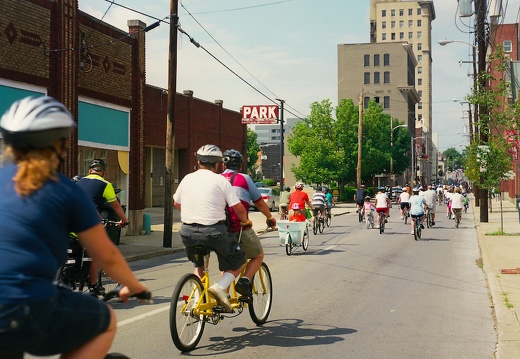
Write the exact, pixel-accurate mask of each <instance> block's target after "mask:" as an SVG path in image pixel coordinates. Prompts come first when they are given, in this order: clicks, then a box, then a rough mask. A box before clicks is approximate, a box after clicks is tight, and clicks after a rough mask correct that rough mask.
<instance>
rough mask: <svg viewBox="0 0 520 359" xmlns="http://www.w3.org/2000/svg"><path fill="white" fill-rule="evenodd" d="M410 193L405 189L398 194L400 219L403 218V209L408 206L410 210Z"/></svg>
mask: <svg viewBox="0 0 520 359" xmlns="http://www.w3.org/2000/svg"><path fill="white" fill-rule="evenodd" d="M409 202H410V193H408V192H407V191H403V192H401V194H400V195H399V206H400V208H401V219H404V209H405V208H408V210H410V203H409Z"/></svg>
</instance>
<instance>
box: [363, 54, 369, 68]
mask: <svg viewBox="0 0 520 359" xmlns="http://www.w3.org/2000/svg"><path fill="white" fill-rule="evenodd" d="M363 64H364V66H365V67H367V66H370V55H368V54H365V55H363Z"/></svg>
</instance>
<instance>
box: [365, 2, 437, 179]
mask: <svg viewBox="0 0 520 359" xmlns="http://www.w3.org/2000/svg"><path fill="white" fill-rule="evenodd" d="M433 20H435V8H434V6H433V1H432V0H425V1H415V0H370V42H371V43H381V42H403V41H406V42H408V43H409V44H412V46H413V51H414V53H415V56H416V58H417V67H416V69H415V72H416V74H415V81H416V82H415V87H416V89H417V92H418V94H419V96H420V98H421V101H420V102H419V103H417V104H416V105H415V106H416V111H415V112H416V123H415V129H416V133H415V138H416V140H415V141H414V143H415V145H416V148H417V149H419V150H418V151H416V152H417V153H418V154H419V155H420V154H421V152H422V151H423V149H424V150H425V153H426V156H427V158H421V161H420V163H419V164H418V166H419V170H418V171H417V173H416V175H417V177H419V178H420V180H422V181H427V182H430V181H431V180H432V172H433V171H435V168H433V167H434V166H435V164H434V163H432V162H433V161H432V153H433V143H432V134H431V130H432V57H431V45H432V44H431V22H432V21H433Z"/></svg>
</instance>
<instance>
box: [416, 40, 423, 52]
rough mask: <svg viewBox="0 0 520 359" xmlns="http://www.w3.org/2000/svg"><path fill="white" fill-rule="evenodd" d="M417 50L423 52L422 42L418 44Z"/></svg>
mask: <svg viewBox="0 0 520 359" xmlns="http://www.w3.org/2000/svg"><path fill="white" fill-rule="evenodd" d="M417 50H419V51H420V50H422V44H421V43H420V42H418V43H417Z"/></svg>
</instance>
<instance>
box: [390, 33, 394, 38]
mask: <svg viewBox="0 0 520 359" xmlns="http://www.w3.org/2000/svg"><path fill="white" fill-rule="evenodd" d="M390 39H391V40H395V32H392V34H390Z"/></svg>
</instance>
